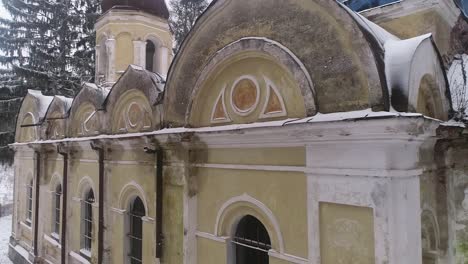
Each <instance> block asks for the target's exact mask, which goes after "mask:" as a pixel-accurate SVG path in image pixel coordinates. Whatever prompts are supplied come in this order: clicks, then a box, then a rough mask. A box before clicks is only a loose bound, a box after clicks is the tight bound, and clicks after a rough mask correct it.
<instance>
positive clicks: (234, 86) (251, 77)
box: [230, 75, 260, 116]
mask: <svg viewBox="0 0 468 264" xmlns="http://www.w3.org/2000/svg"><path fill="white" fill-rule="evenodd" d="M244 79H248V80H250V81H252V82H253V83H254V84H255V88H256V89H257V98H255V103H254V104H253V105H252V106H251V107H250V108H249V109H247V110H241V109H239V108H237V106H236V105H235V104H234V101H233V99H232V98H233V94H234V88H236V85H237V84H238V83H239V82H240V81H242V80H244ZM230 101H231V107H232V109H233V110H234V112H235V113H236V114H238V115H240V116H248V115H249V114H251V113H252V112H253V111H254V110H255V109H257V106H258V103H259V102H260V85H259V84H258V81H257V79H255V76H253V75H242V76H240V77H239V78H237V79H236V80H235V81H234V83H233V84H232V86H231V98H230Z"/></svg>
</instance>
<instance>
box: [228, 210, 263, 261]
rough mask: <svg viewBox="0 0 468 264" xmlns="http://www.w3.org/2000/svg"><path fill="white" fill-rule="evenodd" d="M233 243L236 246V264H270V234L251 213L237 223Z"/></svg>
mask: <svg viewBox="0 0 468 264" xmlns="http://www.w3.org/2000/svg"><path fill="white" fill-rule="evenodd" d="M231 243H232V244H233V246H234V248H235V258H236V262H235V263H236V264H246V263H256V264H268V262H269V257H268V251H269V250H270V249H271V241H270V236H269V235H268V232H267V230H266V228H265V227H264V226H263V224H262V223H261V222H260V221H259V220H258V219H257V218H255V217H253V216H251V215H247V216H244V217H243V218H242V219H241V220H240V221H239V224H238V225H237V228H236V233H235V235H234V236H233V238H232V240H231Z"/></svg>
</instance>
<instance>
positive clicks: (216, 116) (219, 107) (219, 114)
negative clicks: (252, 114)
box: [211, 87, 231, 123]
mask: <svg viewBox="0 0 468 264" xmlns="http://www.w3.org/2000/svg"><path fill="white" fill-rule="evenodd" d="M225 91H226V87H224V88H223V89H222V90H221V93H220V94H219V95H218V98H217V99H216V103H215V105H214V107H213V110H212V111H211V122H212V123H224V122H229V121H231V119H230V118H229V116H228V114H227V111H226V105H225V104H224V92H225Z"/></svg>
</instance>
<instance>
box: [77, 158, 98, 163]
mask: <svg viewBox="0 0 468 264" xmlns="http://www.w3.org/2000/svg"><path fill="white" fill-rule="evenodd" d="M78 161H79V162H80V163H98V160H93V159H78Z"/></svg>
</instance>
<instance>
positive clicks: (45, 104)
mask: <svg viewBox="0 0 468 264" xmlns="http://www.w3.org/2000/svg"><path fill="white" fill-rule="evenodd" d="M52 99H53V97H52V96H44V95H43V94H42V93H41V92H40V91H35V90H28V93H27V94H26V96H25V97H24V99H23V102H22V103H21V107H20V111H19V113H18V116H17V119H16V135H15V141H16V142H30V141H35V140H39V139H40V138H41V133H40V132H41V125H42V123H43V121H44V118H45V115H46V113H47V110H48V108H49V106H50V104H51V102H52Z"/></svg>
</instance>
